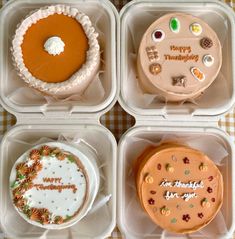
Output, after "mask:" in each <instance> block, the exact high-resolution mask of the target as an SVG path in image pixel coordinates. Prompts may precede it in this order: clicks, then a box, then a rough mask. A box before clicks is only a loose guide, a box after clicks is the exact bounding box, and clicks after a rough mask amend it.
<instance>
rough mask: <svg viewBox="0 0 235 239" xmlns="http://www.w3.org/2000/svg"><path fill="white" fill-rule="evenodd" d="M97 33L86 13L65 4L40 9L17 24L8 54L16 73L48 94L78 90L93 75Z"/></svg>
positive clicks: (80, 91)
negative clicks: (10, 54)
mask: <svg viewBox="0 0 235 239" xmlns="http://www.w3.org/2000/svg"><path fill="white" fill-rule="evenodd" d="M97 37H98V34H97V32H96V31H95V28H94V27H93V26H92V23H91V21H90V19H89V17H88V16H87V15H85V14H84V13H82V12H80V11H79V10H78V9H76V8H74V7H70V6H68V5H55V6H49V7H45V8H41V9H39V10H36V11H35V12H33V13H31V14H30V15H29V16H28V17H26V18H25V19H24V20H23V21H22V22H21V23H20V24H19V26H18V27H17V29H16V32H15V36H14V39H13V42H12V54H13V60H14V64H15V66H16V68H17V70H18V73H19V75H20V77H21V78H23V80H25V82H27V83H29V85H30V86H32V87H34V88H36V89H38V90H40V91H43V92H45V93H48V94H56V95H69V94H70V93H82V92H83V91H84V90H85V89H86V88H87V86H88V84H89V83H90V81H91V80H92V79H93V78H94V76H95V74H97V71H98V67H99V63H100V53H99V44H98V40H97Z"/></svg>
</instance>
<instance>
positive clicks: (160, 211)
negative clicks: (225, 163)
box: [135, 142, 223, 234]
mask: <svg viewBox="0 0 235 239" xmlns="http://www.w3.org/2000/svg"><path fill="white" fill-rule="evenodd" d="M144 152H145V153H144V154H142V156H141V158H139V160H138V165H135V169H136V170H137V171H136V188H137V193H138V196H139V200H140V204H141V206H142V207H143V208H144V210H145V211H146V213H147V215H148V216H149V217H150V218H151V220H152V221H153V222H154V223H156V224H157V225H158V226H160V227H162V228H163V229H165V230H167V231H170V232H173V233H182V234H187V233H193V232H195V231H198V230H200V229H201V228H202V227H204V226H206V225H207V224H208V223H210V222H211V220H213V218H214V217H215V216H216V214H217V213H218V211H219V210H220V208H221V206H222V202H223V177H222V175H221V173H220V171H219V169H218V168H217V167H216V165H215V164H214V162H213V161H212V160H211V159H209V158H208V156H207V155H205V154H204V153H203V152H200V151H198V150H196V149H192V148H190V147H188V146H185V145H178V144H177V143H174V142H172V143H164V144H162V145H160V146H157V147H156V148H153V147H150V148H149V149H145V151H144ZM172 156H174V157H175V158H177V160H172ZM159 164H161V168H162V170H161V171H159V170H158V167H157V165H159ZM205 168H206V169H207V170H205ZM147 176H151V180H150V182H153V183H148V181H149V180H146V179H147ZM212 177H213V178H212ZM211 178H212V182H213V183H211V181H210V180H211ZM146 181H147V182H146Z"/></svg>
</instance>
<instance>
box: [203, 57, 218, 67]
mask: <svg viewBox="0 0 235 239" xmlns="http://www.w3.org/2000/svg"><path fill="white" fill-rule="evenodd" d="M202 61H203V63H204V65H205V66H207V67H210V66H212V65H213V64H214V61H215V59H214V57H213V56H212V55H205V56H203V58H202Z"/></svg>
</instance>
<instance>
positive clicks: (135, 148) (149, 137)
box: [117, 0, 235, 239]
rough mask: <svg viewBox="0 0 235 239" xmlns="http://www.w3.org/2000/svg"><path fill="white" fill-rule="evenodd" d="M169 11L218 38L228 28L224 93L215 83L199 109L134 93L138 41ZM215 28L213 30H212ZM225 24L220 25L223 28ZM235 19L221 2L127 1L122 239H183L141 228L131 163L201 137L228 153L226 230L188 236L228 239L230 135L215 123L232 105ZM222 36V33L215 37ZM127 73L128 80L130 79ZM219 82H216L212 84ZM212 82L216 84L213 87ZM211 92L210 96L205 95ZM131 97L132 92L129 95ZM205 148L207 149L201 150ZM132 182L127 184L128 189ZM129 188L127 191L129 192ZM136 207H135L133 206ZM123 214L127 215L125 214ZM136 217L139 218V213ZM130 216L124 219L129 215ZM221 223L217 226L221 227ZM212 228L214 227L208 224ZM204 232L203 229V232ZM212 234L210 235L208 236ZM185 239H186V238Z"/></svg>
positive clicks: (232, 220) (234, 218) (234, 214)
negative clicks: (154, 148)
mask: <svg viewBox="0 0 235 239" xmlns="http://www.w3.org/2000/svg"><path fill="white" fill-rule="evenodd" d="M170 12H185V13H190V14H192V15H196V16H199V17H201V18H202V19H204V20H205V21H206V22H207V23H208V24H209V25H211V27H212V28H213V29H214V30H215V31H216V32H217V33H218V34H220V33H221V32H222V31H223V27H227V34H226V35H224V39H223V49H222V51H223V65H222V68H221V72H222V74H223V76H224V78H223V79H224V80H225V81H226V84H227V90H228V91H223V90H222V88H221V87H222V86H221V85H220V82H217V83H216V84H213V85H212V86H210V87H209V88H208V90H207V91H206V92H205V97H206V95H207V94H208V96H207V97H206V98H204V99H203V100H202V101H199V104H198V105H195V104H192V103H187V104H180V105H173V104H167V105H165V104H164V103H159V102H156V101H155V102H153V103H151V104H150V105H144V104H142V103H143V97H141V96H140V95H138V94H133V89H137V88H136V87H135V86H133V84H134V83H133V82H134V80H136V79H134V78H136V67H135V64H136V61H135V59H136V58H135V54H136V52H137V49H138V46H139V42H140V40H141V37H142V35H143V33H144V32H145V30H146V29H147V28H148V26H149V25H150V24H151V23H152V22H153V21H154V20H156V19H157V18H158V17H160V16H162V15H164V14H166V13H170ZM213 22H216V23H217V24H218V27H215V26H214V25H213ZM224 24H225V25H224ZM234 24H235V17H234V13H233V11H232V9H230V8H229V7H228V6H227V5H226V4H225V3H222V2H220V1H217V0H215V1H213V0H208V1H204V0H195V1H188V0H167V1H163V0H152V1H151V0H141V1H131V2H130V3H128V4H127V5H125V7H124V8H123V9H122V10H121V13H120V35H121V38H120V45H119V47H120V59H121V60H120V97H119V102H120V104H121V105H122V107H123V108H124V109H125V110H126V111H127V112H128V113H130V114H131V115H132V116H134V118H135V120H136V125H135V126H133V128H131V129H129V130H128V131H127V132H126V133H125V134H124V135H123V136H122V138H121V139H120V141H119V144H118V160H119V161H118V179H119V180H118V198H117V201H118V209H117V221H118V227H119V229H120V231H121V232H122V234H123V236H124V238H133V239H139V238H171V239H173V238H174V239H175V238H188V237H187V235H178V236H177V235H176V234H171V233H167V232H166V231H164V232H163V230H161V228H159V227H158V229H157V230H155V229H156V228H155V229H153V230H152V228H150V227H149V228H147V229H149V230H146V228H144V226H143V224H144V223H143V222H144V221H145V220H149V222H150V224H151V223H152V222H151V220H150V219H149V218H148V216H146V214H145V213H144V210H143V209H142V208H141V207H140V206H139V210H138V212H137V211H135V209H136V208H134V209H133V210H132V206H130V204H129V203H130V201H131V200H133V198H134V197H137V194H135V184H134V176H133V177H131V176H130V175H131V172H132V166H133V161H134V160H135V159H136V158H137V157H138V156H139V155H140V154H141V153H142V152H143V150H144V149H145V148H146V147H147V145H148V144H151V142H158V141H159V140H160V139H161V138H162V137H163V136H167V135H174V136H181V137H200V138H201V139H205V138H206V137H209V136H210V137H211V140H218V142H220V143H221V145H223V146H224V147H225V148H226V150H227V151H228V153H229V156H228V157H227V158H226V159H225V161H223V166H220V167H219V168H220V170H221V172H222V174H223V177H224V181H225V182H224V185H225V192H224V203H223V206H222V214H223V215H224V221H225V227H226V228H227V230H225V231H224V232H223V233H220V234H218V233H217V232H219V231H218V230H214V234H213V233H212V234H209V235H210V236H208V234H207V236H208V237H207V236H205V234H203V233H202V231H199V232H197V233H196V234H193V235H192V237H193V238H211V237H214V238H232V234H233V232H234V229H235V209H234V203H233V202H234V197H235V193H234V189H235V185H234V173H233V168H234V152H235V151H234V144H233V141H232V140H231V139H230V138H229V136H228V135H227V134H226V133H225V132H223V131H222V130H220V129H219V128H218V124H217V121H218V119H219V118H220V117H221V116H222V115H223V114H225V113H226V112H228V111H229V110H230V109H231V107H232V106H233V105H234V102H235V77H234V46H235V45H234V29H235V25H234ZM220 31H221V32H220ZM130 69H131V70H132V75H131V74H130ZM131 77H133V79H134V80H133V81H132V82H131ZM216 80H218V79H216ZM216 80H215V82H216ZM210 88H211V90H212V91H211V92H210V91H209V90H210ZM134 92H135V91H134ZM138 138H141V139H145V140H146V142H148V143H146V144H145V145H142V144H140V143H139V144H138V142H137V141H135V139H138ZM205 148H206V145H205ZM130 181H131V184H130V185H129V183H130ZM129 186H130V187H132V189H133V190H132V191H130V190H128V187H129ZM138 205H139V204H136V206H137V207H138ZM127 212H128V213H127ZM141 212H142V213H143V214H141ZM128 215H129V216H128ZM221 223H222V222H221ZM213 225H214V224H213ZM206 230H207V227H205V229H203V231H204V232H205V231H206ZM211 235H213V236H211ZM189 237H190V235H189Z"/></svg>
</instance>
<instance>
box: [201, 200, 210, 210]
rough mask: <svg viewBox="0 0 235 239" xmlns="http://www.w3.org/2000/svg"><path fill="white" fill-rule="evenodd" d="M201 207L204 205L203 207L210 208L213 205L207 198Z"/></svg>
mask: <svg viewBox="0 0 235 239" xmlns="http://www.w3.org/2000/svg"><path fill="white" fill-rule="evenodd" d="M201 205H202V207H207V208H209V207H210V206H211V204H210V203H209V202H208V199H207V198H204V199H202V201H201Z"/></svg>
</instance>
